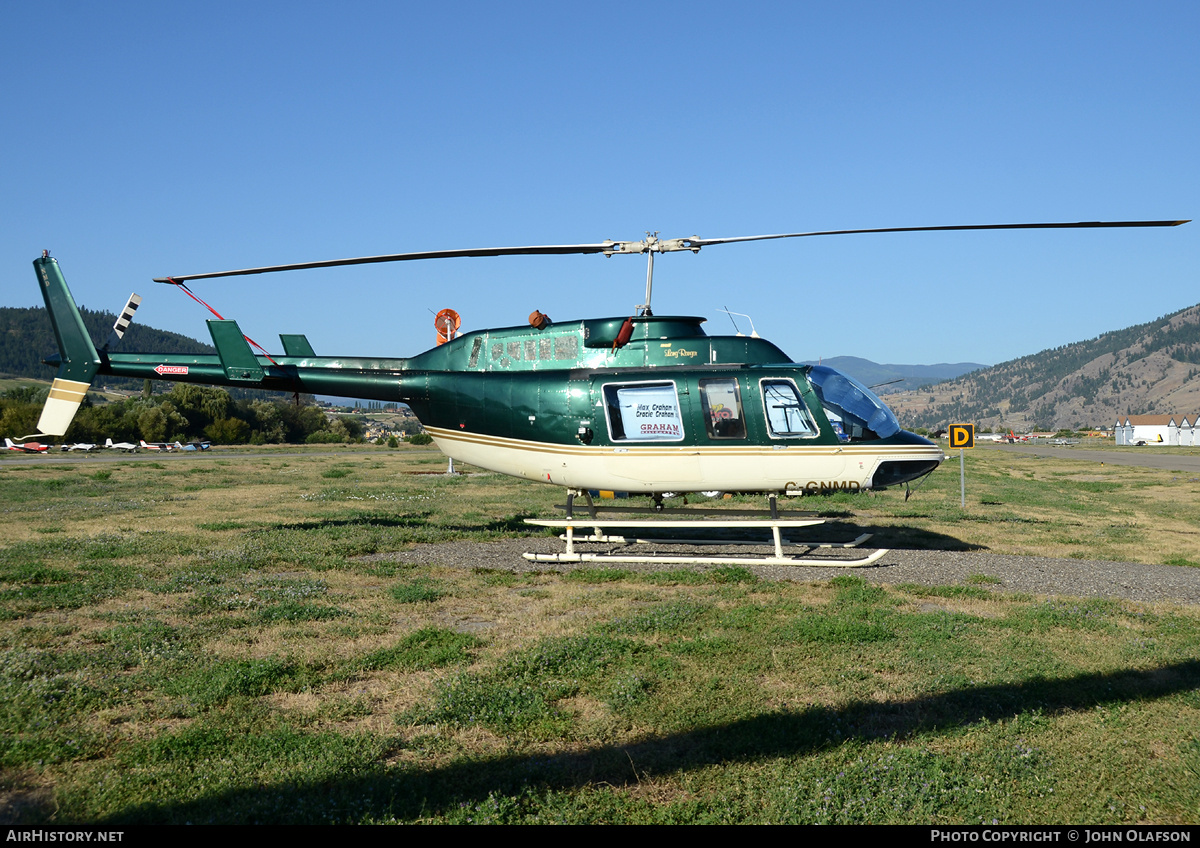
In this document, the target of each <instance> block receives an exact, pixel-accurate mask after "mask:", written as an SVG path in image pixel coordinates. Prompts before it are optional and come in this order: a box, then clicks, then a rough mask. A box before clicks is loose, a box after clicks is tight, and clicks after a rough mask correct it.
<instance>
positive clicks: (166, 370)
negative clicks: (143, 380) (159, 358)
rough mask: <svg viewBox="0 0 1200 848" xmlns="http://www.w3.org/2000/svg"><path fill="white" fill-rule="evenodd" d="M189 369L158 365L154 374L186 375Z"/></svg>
mask: <svg viewBox="0 0 1200 848" xmlns="http://www.w3.org/2000/svg"><path fill="white" fill-rule="evenodd" d="M187 372H188V367H187V366H186V365H156V366H155V367H154V373H156V374H186V373H187Z"/></svg>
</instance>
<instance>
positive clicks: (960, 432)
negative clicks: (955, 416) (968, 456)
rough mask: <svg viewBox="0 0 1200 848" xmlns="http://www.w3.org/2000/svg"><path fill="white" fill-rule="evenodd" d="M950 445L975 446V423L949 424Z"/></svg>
mask: <svg viewBox="0 0 1200 848" xmlns="http://www.w3.org/2000/svg"><path fill="white" fill-rule="evenodd" d="M950 447H952V448H973V447H975V425H974V424H951V425H950Z"/></svg>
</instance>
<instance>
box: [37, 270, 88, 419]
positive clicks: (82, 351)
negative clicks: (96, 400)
mask: <svg viewBox="0 0 1200 848" xmlns="http://www.w3.org/2000/svg"><path fill="white" fill-rule="evenodd" d="M33 268H34V271H35V272H36V273H37V278H38V283H39V285H40V287H41V289H42V298H43V299H44V300H45V301H46V311H47V312H48V313H50V323H51V324H53V325H54V335H55V337H56V338H57V339H58V351H59V361H60V363H61V364H60V365H59V366H58V374H56V375H55V377H54V383H53V385H51V386H50V394H49V396H48V397H47V398H46V406H45V407H43V409H42V417H41V418H40V419H38V432H40V433H45V434H46V435H50V436H61V435H63V434H64V433H66V432H67V428H68V427H70V426H71V419H72V418H74V417H75V411H76V410H77V409H79V404H81V403H82V402H83V398H84V396H85V395H86V394H87V390H88V388H90V387H91V385H92V378H93V377H95V376H96V371H97V370H98V369H99V368H100V356H99V354H97V353H96V346H95V345H94V344H92V339H91V336H89V335H88V332H87V328H86V327H84V326H83V318H82V317H81V316H80V314H79V307H77V306H76V305H75V300H74V298H72V297H71V292H70V290H68V289H67V281H66V280H65V279H63V275H62V271H60V270H59V268H58V260H56V259H52V258H50V256H48V255H46V254H45V253H43V254H42V257H41V258H40V259H35V260H34V261H33Z"/></svg>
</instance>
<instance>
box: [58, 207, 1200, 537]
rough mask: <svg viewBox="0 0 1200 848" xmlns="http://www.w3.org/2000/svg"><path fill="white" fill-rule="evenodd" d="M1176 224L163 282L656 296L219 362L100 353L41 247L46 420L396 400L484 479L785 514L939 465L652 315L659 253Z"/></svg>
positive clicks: (787, 364) (824, 382)
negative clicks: (417, 347) (418, 283)
mask: <svg viewBox="0 0 1200 848" xmlns="http://www.w3.org/2000/svg"><path fill="white" fill-rule="evenodd" d="M1181 223H1185V222H1183V221H1126V222H1080V223H1049V224H990V225H969V226H942V227H896V228H884V229H870V230H834V231H824V232H804V233H782V234H776V235H759V236H743V237H736V238H715V239H704V238H699V237H695V236H693V237H690V238H679V239H669V240H665V239H659V238H657V236H655V235H648V236H647V238H645V239H643V240H640V241H628V242H616V241H604V242H599V243H595V244H576V245H543V246H528V247H501V248H482V249H466V250H444V251H429V252H421V253H400V254H391V255H383V256H367V257H359V258H354V259H340V260H331V261H325V262H305V263H297V264H291V265H275V266H268V267H260V268H247V269H242V270H237V271H225V272H218V273H209V274H192V275H186V276H174V277H162V278H157V279H156V282H160V283H167V284H173V285H176V286H180V287H181V288H183V289H184V290H185V291H188V293H189V294H191V292H190V290H188V288H187V283H188V282H190V281H194V280H203V279H211V278H216V277H229V276H241V275H250V274H263V273H272V272H280V271H289V270H299V269H310V268H327V267H335V266H343V265H362V264H370V263H379V262H397V261H408V260H417V259H439V258H453V257H467V256H476V257H477V256H505V255H520V254H524V255H530V254H532V255H538V254H542V255H550V254H570V253H582V254H603V255H605V256H612V255H614V254H645V255H646V256H647V273H646V298H645V303H644V304H642V305H640V306H638V307H637V308H636V310H635V312H636V314H634V315H631V316H618V317H609V318H592V319H582V320H573V321H561V322H554V323H551V322H550V321H549V320H548V319H546V317H545V316H543V315H541V313H537V312H535V313H534V314H533V315H531V316H530V322H529V324H527V325H524V326H519V327H505V328H501V329H493V330H478V331H474V332H468V333H463V334H461V335H456V333H455V330H456V329H457V327H456V323H457V318H456V316H453V317H450V316H448V315H447V314H446V313H445V312H444V313H442V314H441V315H439V319H438V320H439V322H444V321H447V320H449V321H450V322H451V323H450V324H449V325H446V326H443V325H442V324H441V323H439V332H440V334H441V336H443V337H445V339H446V341H445V343H444V344H441V343H440V344H439V345H438V346H436V347H434V348H433V349H431V350H428V351H426V352H424V353H422V354H419V355H417V356H413V357H411V358H405V359H374V358H372V359H366V358H360V357H353V356H318V355H317V354H316V352H315V351H314V350H313V349H312V346H311V345H310V344H309V342H308V340H307V339H306V338H305V337H304V336H302V335H281V336H280V340H281V342H282V346H283V354H273V355H266V353H265V352H262V353H258V354H256V353H254V352H253V351H252V349H251V347H250V344H249V343H248V340H247V339H246V337H245V336H244V335H243V334H242V331H241V330H240V329H239V327H238V325H237V323H236V322H234V321H228V320H210V321H208V322H207V323H208V328H209V332H210V334H211V336H212V340H213V344H214V346H215V347H216V349H217V353H216V354H215V355H178V354H156V353H132V352H131V353H116V352H111V351H109V350H108V349H107V348H108V345H106V346H105V348H104V349H101V350H97V348H96V347H95V345H94V344H93V343H92V340H91V338H90V337H89V336H88V334H87V332H86V330H85V329H84V326H83V323H82V321H81V319H80V317H79V312H78V310H77V308H76V306H75V303H74V301H73V299H72V297H71V294H70V292H69V291H68V289H67V285H66V281H65V279H64V278H63V275H62V273H61V271H60V270H59V266H58V262H57V261H56V260H55V259H53V258H50V257H49V256H48V255H46V254H43V256H42V257H41V258H39V259H37V260H35V261H34V268H35V270H36V273H37V277H38V281H39V284H40V286H41V289H42V294H43V297H44V298H45V302H46V307H47V310H48V311H49V313H50V317H51V319H52V322H53V325H54V331H55V333H56V336H57V340H58V346H59V351H60V356H59V357H58V358H57V360H53V361H52V360H48V362H51V361H52V362H56V363H57V364H58V374H57V376H56V378H55V380H54V383H53V386H52V388H51V390H50V394H49V398H48V400H47V402H46V406H45V409H44V410H43V413H42V417H41V419H40V421H39V424H38V427H39V430H40V431H41V432H42V433H44V434H48V435H63V434H64V433H65V432H66V429H67V427H68V426H69V424H70V422H71V419H72V418H73V416H74V414H75V411H76V410H77V409H78V407H79V404H80V402H81V401H82V400H83V397H84V394H85V393H86V392H87V390H88V387H89V386H90V384H91V382H92V379H93V378H94V377H95V376H96V375H98V374H104V375H113V376H120V377H133V378H146V379H154V380H170V381H180V382H192V383H205V384H211V385H223V386H243V387H252V388H259V389H270V390H276V391H286V392H305V393H311V394H327V395H337V396H345V397H356V398H362V399H366V400H380V401H401V402H403V403H406V404H408V406H409V407H411V408H412V410H413V412H414V413H415V414H416V416H417V417H418V418H419V419H420V421H421V423H422V424H423V425H424V426H425V428H426V430H427V431H428V432H429V434H430V435H431V436H432V437H433V439H434V441H435V442H436V444H437V446H438V447H439V448H440V449H441V450H442V451H443V452H444V453H445V454H447V455H448V456H449V457H451V458H452V459H455V460H459V461H462V462H466V463H470V464H472V465H475V466H478V467H481V468H486V469H490V470H493V471H497V472H500V473H503V474H509V475H512V476H515V477H522V478H526V479H529V480H537V481H540V482H543V483H549V484H552V485H556V486H563V487H566V488H567V489H568V490H572V491H580V490H589V489H599V490H619V491H626V492H630V493H641V494H647V495H652V496H655V497H656V498H659V497H660V496H661V495H662V493H664V492H679V493H685V492H703V491H713V490H717V491H722V492H745V493H765V494H767V495H769V496H771V503H772V513H774V511H775V510H774V502H775V497H774V496H775V495H778V494H793V495H794V494H809V493H827V492H833V491H862V490H866V489H881V488H887V487H890V486H897V485H903V484H907V483H908V482H910V481H913V480H916V479H918V478H921V477H923V476H925V475H927V474H929V473H930V472H932V471H933V470H934V469H935V468H937V467H938V465H939V464H941V462H942V461H943V460H944V458H945V457H944V454H943V452H942V450H941V449H940V448H939V447H938V446H937V445H935V444H934V443H933V442H930V441H929V440H927V439H924V438H922V437H921V436H918V435H916V434H914V433H910V432H907V431H905V430H903V429H902V428H901V426H900V424H899V422H898V421H897V420H896V416H895V415H894V414H893V413H892V412H891V410H889V409H888V408H887V406H886V405H885V404H884V403H883V402H882V401H881V400H880V399H879V398H878V397H876V396H875V395H874V394H873V393H872V392H871V391H870V390H869V389H868V388H866V387H865V386H863V385H861V384H860V383H858V382H856V381H855V380H853V379H852V378H850V377H848V376H846V375H844V374H841V373H839V372H837V371H835V370H834V369H832V368H828V367H823V366H819V365H817V366H812V365H801V364H798V363H796V362H794V361H793V360H792V358H791V357H789V356H788V355H786V354H785V353H784V352H783V351H781V350H780V349H779V348H778V347H776V346H775V345H774V344H772V343H770V342H768V341H766V340H764V339H761V338H757V337H746V336H742V335H737V336H710V335H708V334H706V333H705V332H704V330H703V329H702V327H701V324H702V323H703V322H704V319H703V318H697V317H690V316H658V315H655V314H654V313H653V311H652V309H651V307H650V300H651V291H652V285H653V268H654V256H655V254H657V253H669V252H675V251H684V250H690V251H693V252H699V251H700V249H701V248H704V247H708V246H712V245H717V244H729V243H733V242H744V241H760V240H767V239H781V238H802V237H809V236H819V235H848V234H854V233H894V232H923V231H937V230H1000V229H1047V228H1094V227H1157V226H1175V225H1178V224H1181ZM193 297H194V295H193ZM201 302H203V301H201ZM134 305H135V306H136V304H134ZM126 311H127V312H128V311H129V310H128V309H127V310H126ZM118 324H120V321H119V322H118ZM126 324H127V320H126ZM439 341H441V339H439ZM777 548H778V546H777Z"/></svg>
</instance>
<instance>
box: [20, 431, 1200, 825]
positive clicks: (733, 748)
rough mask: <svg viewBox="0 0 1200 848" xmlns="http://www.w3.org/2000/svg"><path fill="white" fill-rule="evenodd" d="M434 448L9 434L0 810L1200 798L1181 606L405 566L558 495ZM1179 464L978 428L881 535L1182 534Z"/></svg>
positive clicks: (625, 816)
mask: <svg viewBox="0 0 1200 848" xmlns="http://www.w3.org/2000/svg"><path fill="white" fill-rule="evenodd" d="M444 467H445V460H444V458H443V457H442V456H441V455H440V454H438V453H437V452H436V451H432V450H421V449H413V448H402V449H400V450H394V451H389V450H386V449H381V448H360V449H340V450H335V451H332V452H331V451H330V450H329V449H328V448H322V449H313V450H307V451H305V450H303V449H289V450H287V451H275V452H271V451H265V452H262V453H261V454H258V455H254V456H247V455H242V454H240V453H239V452H237V451H233V450H224V451H214V452H213V453H211V454H203V455H196V456H172V457H162V458H156V459H155V460H152V461H137V462H134V461H117V462H107V461H103V462H102V461H94V460H83V461H80V462H76V463H73V464H69V465H53V464H49V463H48V462H47V461H46V460H45V458H42V457H28V458H19V459H16V460H13V461H7V462H3V463H0V534H2V535H0V538H2V539H3V541H2V542H0V704H3V706H2V707H0V820H3V821H6V822H9V823H13V822H20V823H57V824H65V823H79V822H93V823H111V824H114V825H116V824H128V823H138V822H143V823H148V822H194V823H199V822H291V823H308V822H313V823H316V822H364V823H376V822H418V821H421V822H513V823H518V822H577V823H583V822H614V823H615V822H629V823H640V822H681V823H699V822H829V823H859V822H946V823H953V822H961V823H978V822H989V823H990V822H999V823H1019V822H1079V823H1104V822H1160V823H1172V822H1193V823H1194V822H1197V821H1200V615H1198V612H1200V611H1198V610H1197V608H1195V607H1179V606H1174V605H1169V604H1162V605H1156V606H1147V605H1140V604H1135V603H1125V602H1117V601H1097V600H1087V601H1084V600H1078V599H1073V598H1067V597H1052V598H1044V597H1032V596H1023V595H1016V594H1012V593H1008V592H1004V591H1001V590H1000V587H998V586H997V584H996V578H994V577H992V576H990V575H987V574H978V575H974V576H973V577H971V578H970V579H968V580H966V581H964V582H963V583H961V584H957V585H949V586H940V587H923V586H912V585H908V586H899V587H894V588H884V587H878V586H873V585H869V584H868V583H866V582H865V581H863V580H862V579H861V578H859V577H857V576H855V575H854V574H841V575H839V576H837V577H835V578H834V579H832V580H827V581H822V582H818V583H782V582H767V581H763V580H759V579H758V578H756V577H755V576H754V575H753V574H752V573H751V572H749V571H747V570H745V569H741V568H717V569H710V570H706V571H703V570H697V571H669V572H665V571H664V572H657V573H648V574H647V573H631V572H624V571H620V570H613V569H582V570H577V571H572V572H567V573H562V574H554V573H527V574H514V573H510V572H507V571H505V572H492V571H486V570H474V571H472V570H464V569H462V568H450V567H445V566H438V565H433V566H403V565H398V564H396V563H394V562H389V561H386V559H380V558H379V557H372V556H370V555H372V554H386V553H388V552H392V551H398V550H404V549H405V548H406V547H408V546H410V545H412V544H413V543H419V542H453V541H455V540H468V539H469V540H486V539H489V538H500V537H511V536H516V535H521V534H524V533H526V532H527V530H526V529H525V527H524V525H522V523H521V518H522V517H525V516H531V515H547V516H548V515H552V514H553V512H554V511H553V504H554V503H555V502H558V501H561V493H560V492H558V491H556V490H554V489H551V488H549V487H542V486H538V485H536V484H529V483H524V482H521V481H517V480H513V479H510V478H505V477H500V476H496V475H490V474H468V475H464V476H459V477H454V478H447V477H443V476H433V475H430V474H428V473H427V472H433V471H440V470H442V469H443V468H444ZM1198 492H1200V480H1197V479H1194V478H1190V477H1187V476H1186V475H1184V474H1178V473H1174V474H1173V473H1171V472H1162V471H1150V470H1146V469H1137V468H1120V467H1109V466H1105V467H1103V468H1100V467H1096V466H1095V464H1094V463H1091V464H1087V465H1082V464H1075V463H1072V462H1069V461H1065V460H1055V459H1040V458H1036V457H1024V456H1020V457H1014V456H1012V455H1009V454H1004V453H999V452H991V451H978V452H976V454H975V455H972V456H971V457H969V458H968V505H967V509H966V510H963V509H961V508H960V506H959V492H958V475H957V467H956V466H948V467H947V468H946V469H943V470H942V471H940V472H938V473H937V474H935V475H934V476H933V477H932V478H931V479H930V480H929V481H928V482H927V483H926V484H925V485H924V486H923V487H922V488H921V489H920V491H919V492H918V493H917V494H916V495H915V496H914V497H913V498H912V499H910V500H909V501H908V502H907V503H906V502H905V501H904V498H903V493H902V492H901V493H897V492H886V493H878V494H868V495H862V496H857V497H854V496H849V495H838V496H834V497H831V498H828V499H820V500H815V501H812V502H805V504H804V505H805V506H815V507H816V508H818V509H821V510H822V511H824V512H825V513H826V514H828V515H829V516H830V517H831V518H833V519H835V520H837V521H844V522H847V523H850V524H854V525H856V526H861V527H866V528H871V529H874V530H875V531H876V532H877V533H879V534H880V537H881V539H880V540H878V541H879V544H882V545H887V546H893V547H904V546H917V547H934V548H948V549H954V550H970V549H980V548H986V549H990V550H993V551H998V552H1005V553H1017V554H1038V555H1047V556H1058V557H1080V558H1087V559H1092V558H1099V559H1119V560H1129V561H1135V562H1153V563H1162V562H1166V563H1177V564H1182V565H1196V564H1197V563H1200V534H1198V533H1197V529H1196V528H1198V527H1200V498H1197V494H1198Z"/></svg>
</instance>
